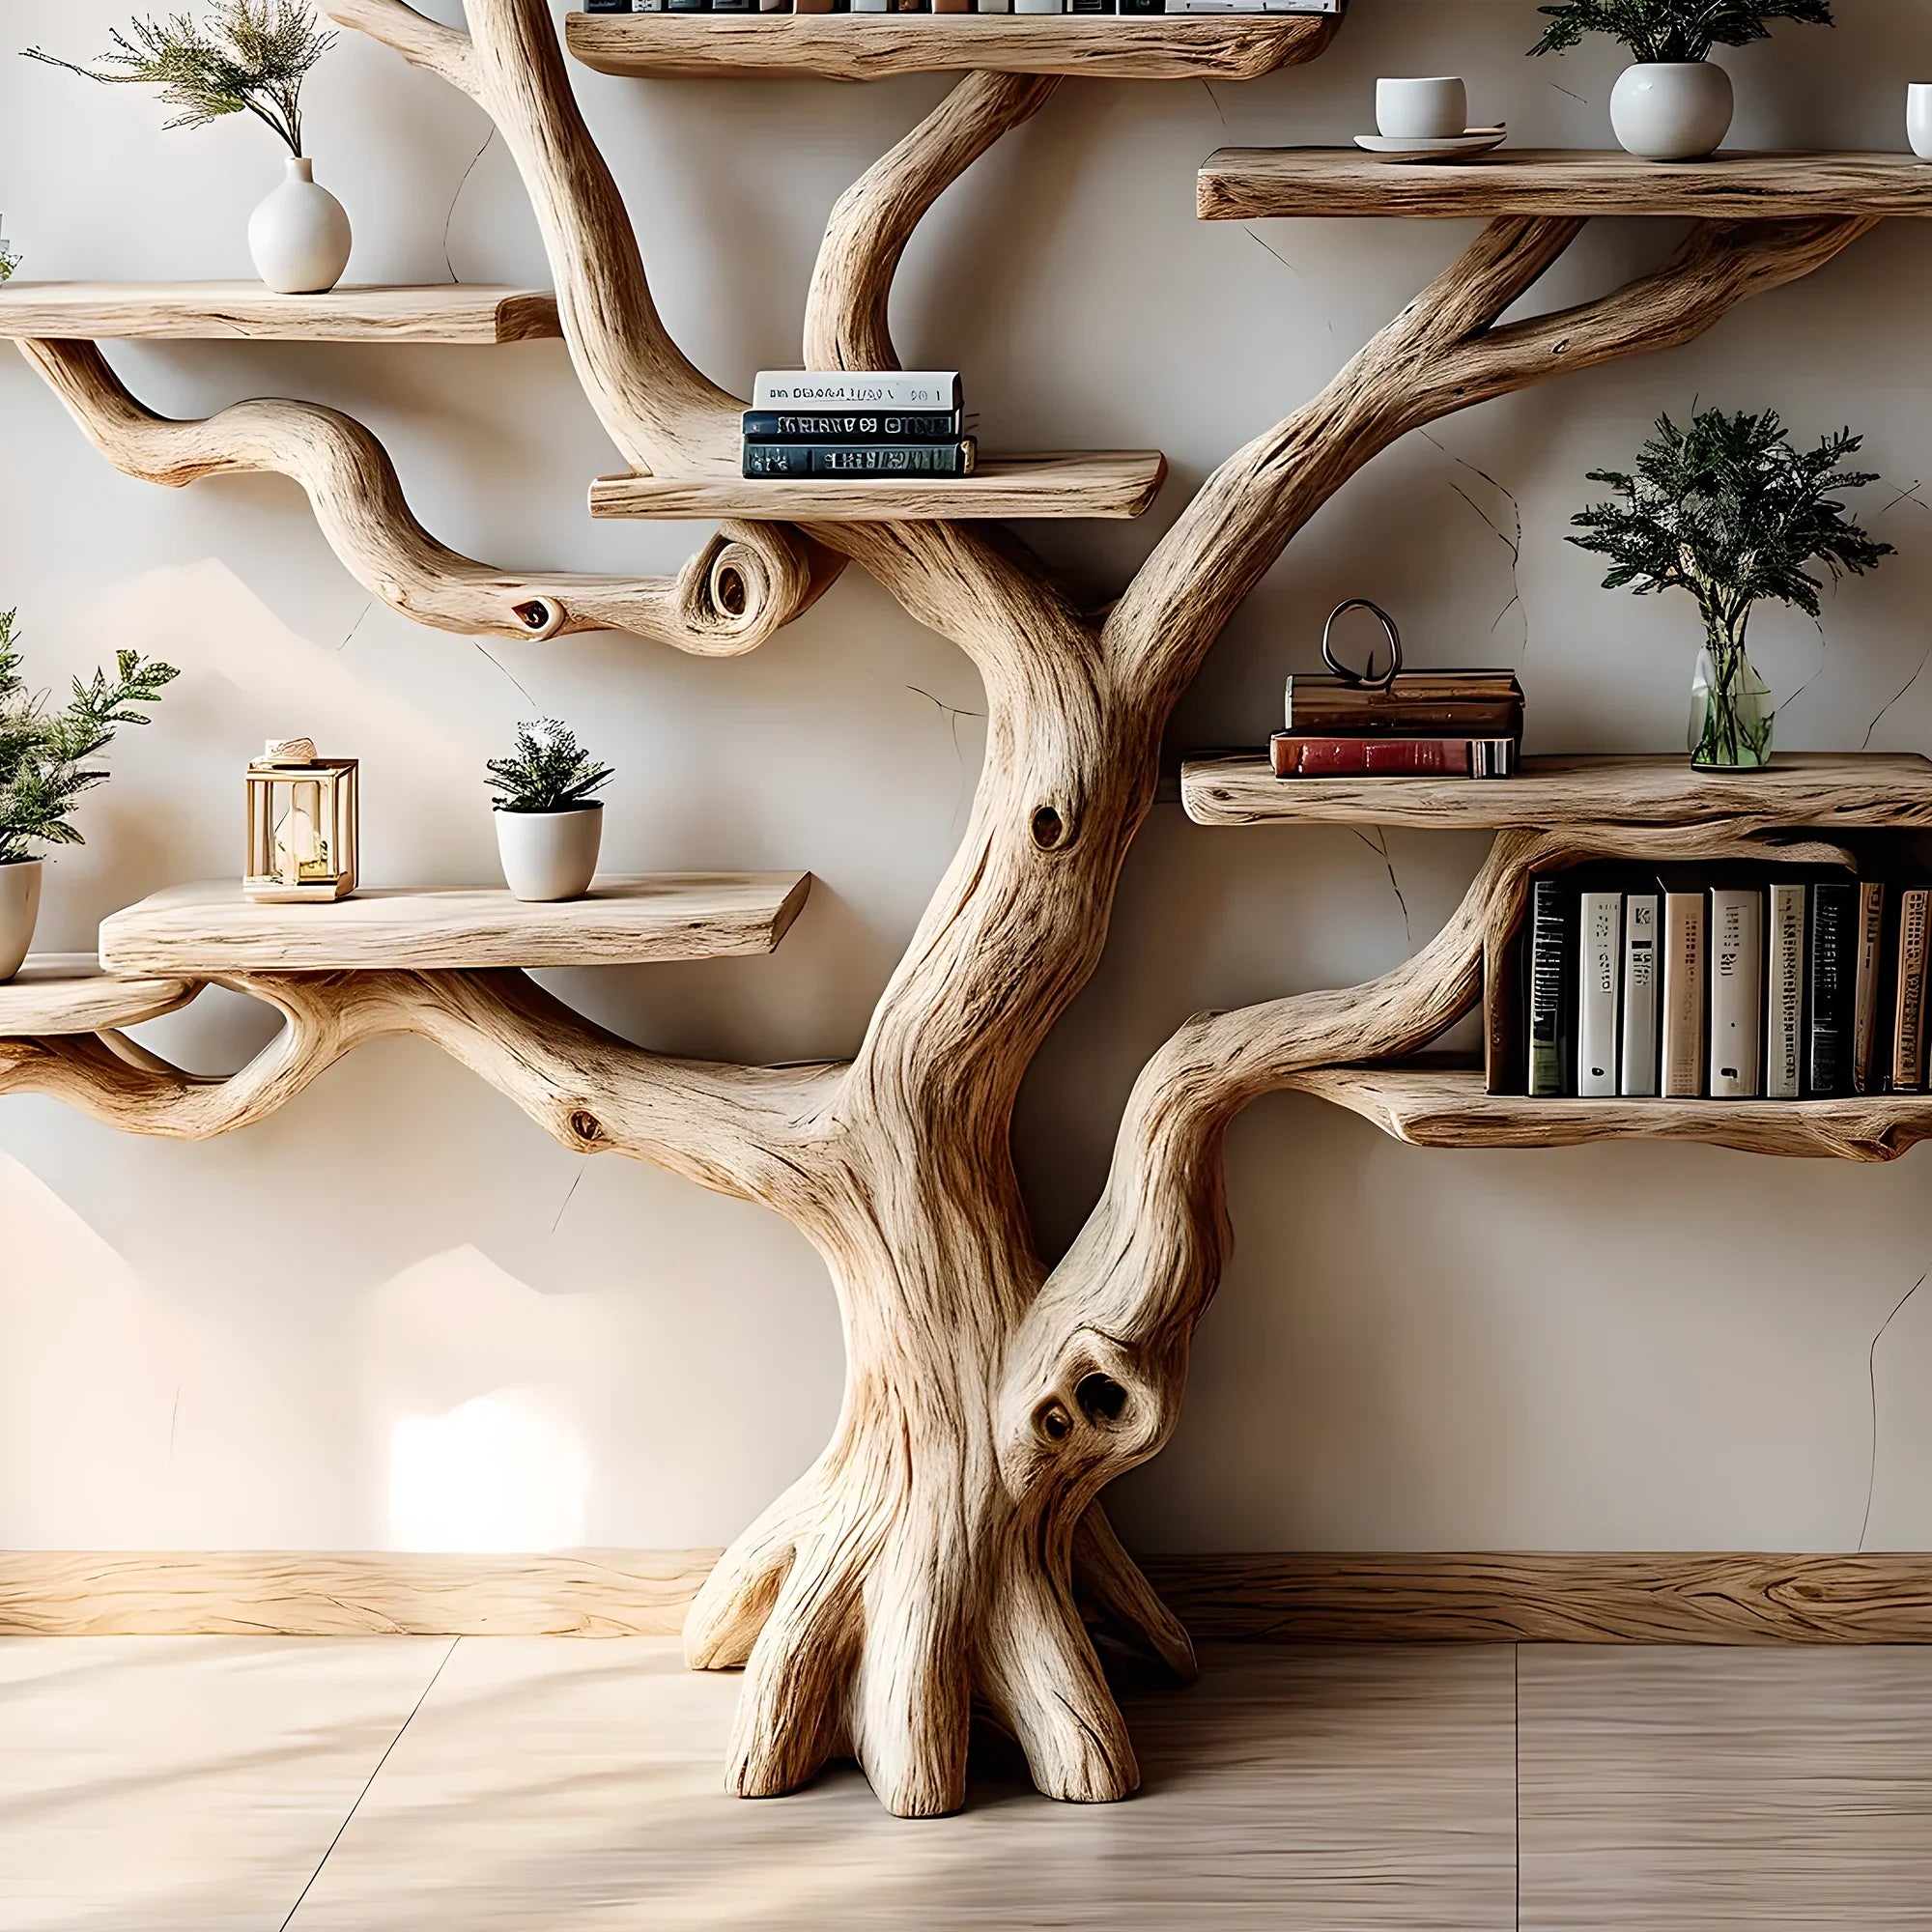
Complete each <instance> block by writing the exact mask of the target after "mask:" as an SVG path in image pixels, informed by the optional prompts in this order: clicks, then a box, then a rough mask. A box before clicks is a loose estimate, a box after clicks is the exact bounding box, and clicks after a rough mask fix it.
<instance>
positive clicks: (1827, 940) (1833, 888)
mask: <svg viewBox="0 0 1932 1932" xmlns="http://www.w3.org/2000/svg"><path fill="white" fill-rule="evenodd" d="M1858 917H1859V888H1858V887H1857V886H1855V885H1853V884H1852V883H1851V882H1850V881H1849V880H1838V879H1829V880H1827V879H1821V880H1820V881H1819V882H1818V883H1817V884H1816V885H1815V886H1813V887H1812V888H1811V933H1810V947H1809V953H1808V957H1807V959H1806V963H1805V972H1804V983H1805V989H1806V991H1805V1003H1806V1004H1805V1041H1804V1092H1805V1094H1807V1095H1808V1096H1809V1097H1810V1098H1812V1099H1814V1100H1827V1099H1831V1098H1833V1096H1834V1095H1836V1094H1849V1093H1850V1092H1851V1091H1852V1032H1853V1022H1852V994H1853V986H1854V981H1855V978H1856V972H1857V966H1856V960H1855V958H1854V954H1855V952H1856V950H1857V945H1858Z"/></svg>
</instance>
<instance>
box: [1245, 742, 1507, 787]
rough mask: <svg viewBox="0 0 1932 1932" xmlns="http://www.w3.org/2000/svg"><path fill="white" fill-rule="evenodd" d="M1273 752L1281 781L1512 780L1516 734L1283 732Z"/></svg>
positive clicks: (1272, 755)
mask: <svg viewBox="0 0 1932 1932" xmlns="http://www.w3.org/2000/svg"><path fill="white" fill-rule="evenodd" d="M1268 752H1269V755H1270V757H1271V758H1272V759H1273V761H1274V775H1275V777H1276V778H1278V779H1314V778H1323V779H1345V778H1346V779H1373V778H1391V779H1393V778H1452V779H1506V778H1509V777H1512V776H1513V775H1514V773H1515V771H1516V758H1517V747H1516V740H1515V739H1514V738H1337V737H1323V736H1319V735H1311V734H1309V733H1306V732H1300V731H1277V732H1276V733H1275V734H1274V736H1273V737H1272V738H1270V739H1269V740H1268Z"/></svg>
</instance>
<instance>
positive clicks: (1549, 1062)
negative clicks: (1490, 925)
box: [1529, 877, 1572, 1100]
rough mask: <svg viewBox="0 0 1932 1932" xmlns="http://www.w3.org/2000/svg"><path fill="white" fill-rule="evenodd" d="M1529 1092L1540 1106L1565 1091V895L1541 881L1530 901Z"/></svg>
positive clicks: (1552, 881) (1556, 884) (1555, 882)
mask: <svg viewBox="0 0 1932 1932" xmlns="http://www.w3.org/2000/svg"><path fill="white" fill-rule="evenodd" d="M1529 908H1530V921H1529V1091H1530V1094H1531V1096H1532V1097H1534V1098H1536V1099H1539V1100H1554V1099H1560V1098H1561V1097H1562V1096H1563V1095H1564V1094H1568V1093H1569V1091H1570V1029H1569V1026H1568V1024H1567V1020H1568V1006H1569V998H1568V995H1569V989H1570V953H1571V933H1572V927H1571V922H1570V895H1569V892H1568V890H1567V889H1566V887H1565V886H1564V884H1563V881H1562V880H1561V879H1556V878H1548V877H1546V878H1540V879H1536V880H1533V881H1532V882H1531V884H1530V895H1529Z"/></svg>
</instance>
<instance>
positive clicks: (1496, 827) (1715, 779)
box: [1180, 752, 1932, 832]
mask: <svg viewBox="0 0 1932 1932" xmlns="http://www.w3.org/2000/svg"><path fill="white" fill-rule="evenodd" d="M1180 797H1181V803H1182V804H1183V805H1184V806H1185V807H1186V810H1187V815H1188V817H1190V818H1191V819H1193V820H1194V821H1195V823H1196V824H1198V825H1407V826H1419V827H1431V826H1434V827H1437V828H1439V829H1442V830H1446V831H1455V830H1476V829H1487V830H1492V831H1503V830H1507V829H1510V828H1513V827H1534V826H1542V827H1553V826H1562V825H1605V826H1615V825H1705V824H1709V825H1719V824H1722V825H1727V826H1746V827H1750V828H1760V829H1764V830H1776V829H1778V828H1781V827H1793V828H1797V827H1818V828H1825V829H1831V828H1842V829H1844V830H1848V831H1849V830H1859V831H1864V830H1886V831H1895V832H1910V831H1921V830H1924V829H1926V828H1928V827H1932V759H1926V758H1922V757H1919V756H1918V754H1917V753H1890V752H1885V753H1880V752H1866V753H1833V752H1782V753H1778V755H1777V757H1776V760H1775V761H1774V762H1773V763H1772V765H1771V766H1770V767H1769V769H1767V770H1765V771H1762V772H1750V773H1735V774H1733V773H1722V772H1697V771H1692V770H1691V768H1690V761H1689V760H1688V759H1687V758H1686V757H1685V756H1684V755H1683V754H1682V753H1676V754H1671V755H1663V756H1657V757H1631V756H1615V757H1567V758H1525V759H1524V760H1523V762H1522V769H1521V771H1520V774H1519V776H1518V777H1516V778H1513V779H1446V778H1444V779H1435V778H1431V779H1278V778H1276V777H1275V775H1274V772H1273V770H1272V768H1271V767H1270V766H1269V763H1268V761H1267V759H1266V758H1265V757H1263V756H1261V755H1259V754H1257V753H1231V754H1228V755H1225V756H1218V757H1206V758H1190V759H1189V760H1187V762H1186V763H1185V764H1183V765H1182V767H1181V773H1180Z"/></svg>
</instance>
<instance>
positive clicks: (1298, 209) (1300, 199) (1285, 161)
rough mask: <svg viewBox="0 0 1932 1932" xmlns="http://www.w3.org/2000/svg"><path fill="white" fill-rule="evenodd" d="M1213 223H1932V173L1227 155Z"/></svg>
mask: <svg viewBox="0 0 1932 1932" xmlns="http://www.w3.org/2000/svg"><path fill="white" fill-rule="evenodd" d="M1197 197H1198V202H1199V208H1200V213H1201V218H1202V219H1203V220H1204V221H1251V220H1255V219H1257V218H1259V217H1262V216H1265V215H1276V214H1302V215H1310V214H1378V215H1409V216H1420V217H1423V218H1430V217H1440V218H1449V217H1462V218H1488V217H1490V216H1493V215H1498V214H1683V215H1698V216H1706V217H1710V218H1714V219H1717V220H1720V221H1749V220H1753V219H1759V218H1762V219H1766V220H1772V219H1776V220H1792V219H1795V218H1801V217H1803V216H1805V215H1833V214H1840V215H1843V214H1870V215H1919V216H1925V215H1932V166H1928V165H1927V163H1925V162H1924V161H1921V160H1919V159H1918V157H1917V156H1913V155H1754V154H1735V155H1732V154H1724V155H1718V156H1714V157H1713V158H1712V159H1710V160H1708V161H1671V162H1658V161H1642V160H1638V159H1636V158H1635V157H1634V156H1631V155H1626V154H1621V153H1609V154H1599V153H1593V152H1589V151H1585V150H1577V149H1563V148H1534V149H1523V150H1521V151H1520V152H1519V151H1515V150H1511V149H1507V148H1505V149H1502V150H1500V151H1498V152H1497V153H1495V154H1494V155H1492V156H1486V157H1485V158H1483V159H1481V160H1477V161H1462V162H1454V163H1446V164H1445V163H1438V162H1390V161H1378V160H1377V159H1376V158H1375V157H1374V156H1371V155H1366V154H1364V153H1363V152H1362V151H1361V150H1360V149H1359V148H1221V149H1218V150H1217V151H1216V152H1215V153H1213V154H1211V155H1209V156H1208V161H1207V165H1206V166H1204V167H1203V168H1202V170H1201V177H1200V182H1199V185H1198V188H1197Z"/></svg>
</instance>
